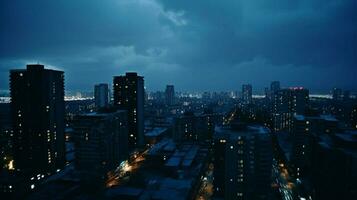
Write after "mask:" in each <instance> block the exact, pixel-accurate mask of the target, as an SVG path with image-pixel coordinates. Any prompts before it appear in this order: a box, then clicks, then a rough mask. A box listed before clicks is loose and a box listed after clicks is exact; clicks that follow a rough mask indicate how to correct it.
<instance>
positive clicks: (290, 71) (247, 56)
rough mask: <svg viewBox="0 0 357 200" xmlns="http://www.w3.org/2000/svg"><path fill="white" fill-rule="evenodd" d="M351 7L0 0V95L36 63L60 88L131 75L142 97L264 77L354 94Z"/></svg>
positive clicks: (269, 1) (356, 18)
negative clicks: (55, 75) (53, 73)
mask: <svg viewBox="0 0 357 200" xmlns="http://www.w3.org/2000/svg"><path fill="white" fill-rule="evenodd" d="M356 10H357V1H355V0H343V1H335V0H297V1H294V2H290V1H289V2H288V1H284V0H266V1H259V0H240V1H235V0H222V1H214V0H204V1H203V0H202V1H200V0H198V1H188V0H187V1H186V0H170V1H166V0H107V1H95V0H76V1H69V0H68V1H46V0H38V1H25V0H16V1H12V0H3V1H1V2H0V28H1V31H0V44H1V45H0V90H8V85H9V70H10V69H17V68H20V69H24V68H25V67H26V64H31V63H38V62H39V63H41V64H44V65H45V66H46V67H47V68H54V69H59V70H63V71H64V72H65V86H66V90H67V91H79V90H81V91H90V90H93V87H94V84H96V83H102V82H104V83H109V84H111V83H112V81H113V80H112V79H113V76H116V75H123V74H125V72H127V71H135V72H137V73H138V74H139V75H142V76H144V79H145V86H146V88H147V89H148V90H150V91H156V90H161V91H163V90H164V89H165V87H166V85H167V84H173V85H175V90H177V91H240V90H241V85H242V84H246V83H250V84H252V85H253V91H254V93H258V92H259V93H260V92H263V90H264V87H269V85H270V82H271V81H274V80H278V81H281V85H282V87H289V86H303V87H306V88H308V89H310V90H311V92H312V93H328V92H329V91H330V90H331V89H332V88H333V87H339V88H342V89H346V90H351V91H352V92H356V91H357V84H356V83H357V81H356V78H355V77H357V46H356V44H357V13H356V12H355V11H356Z"/></svg>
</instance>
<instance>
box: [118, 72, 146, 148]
mask: <svg viewBox="0 0 357 200" xmlns="http://www.w3.org/2000/svg"><path fill="white" fill-rule="evenodd" d="M113 82H114V83H113V85H114V105H115V106H116V107H118V108H119V109H125V110H127V111H128V127H129V148H130V149H133V148H135V147H138V146H141V145H143V144H144V78H143V77H142V76H138V75H137V73H134V72H128V73H126V74H125V76H115V77H114V80H113Z"/></svg>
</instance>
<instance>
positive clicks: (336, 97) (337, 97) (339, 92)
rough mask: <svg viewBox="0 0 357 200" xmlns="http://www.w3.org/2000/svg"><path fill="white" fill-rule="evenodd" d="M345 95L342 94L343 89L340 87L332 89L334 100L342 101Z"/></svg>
mask: <svg viewBox="0 0 357 200" xmlns="http://www.w3.org/2000/svg"><path fill="white" fill-rule="evenodd" d="M342 98H343V95H342V89H340V88H333V89H332V99H333V100H334V101H340V100H342Z"/></svg>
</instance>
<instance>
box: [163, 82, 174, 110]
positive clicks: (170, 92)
mask: <svg viewBox="0 0 357 200" xmlns="http://www.w3.org/2000/svg"><path fill="white" fill-rule="evenodd" d="M165 100H166V105H168V106H172V105H173V104H175V88H174V86H173V85H167V86H166V90H165Z"/></svg>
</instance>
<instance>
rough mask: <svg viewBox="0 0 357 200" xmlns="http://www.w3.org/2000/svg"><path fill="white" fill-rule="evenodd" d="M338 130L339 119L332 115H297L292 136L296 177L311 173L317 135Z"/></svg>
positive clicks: (291, 158)
mask: <svg viewBox="0 0 357 200" xmlns="http://www.w3.org/2000/svg"><path fill="white" fill-rule="evenodd" d="M337 131H338V120H337V119H336V118H335V117H334V116H332V115H319V116H305V115H295V116H294V117H293V125H292V131H291V135H290V138H291V140H292V150H291V154H290V156H291V157H290V161H291V169H292V172H293V173H294V174H295V176H296V177H299V178H300V177H304V176H306V174H309V173H311V162H312V151H313V148H314V142H315V140H316V137H318V136H319V135H322V134H333V133H335V132H337Z"/></svg>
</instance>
